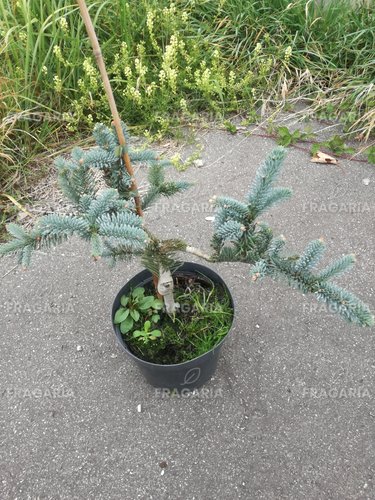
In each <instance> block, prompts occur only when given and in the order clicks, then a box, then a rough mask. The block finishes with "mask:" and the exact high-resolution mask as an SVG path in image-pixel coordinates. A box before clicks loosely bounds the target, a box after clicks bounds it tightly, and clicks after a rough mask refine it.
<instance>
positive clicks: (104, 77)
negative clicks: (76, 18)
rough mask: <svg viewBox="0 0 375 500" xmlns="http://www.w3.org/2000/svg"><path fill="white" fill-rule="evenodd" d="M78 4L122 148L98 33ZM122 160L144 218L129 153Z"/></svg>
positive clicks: (82, 2) (81, 3) (82, 1)
mask: <svg viewBox="0 0 375 500" xmlns="http://www.w3.org/2000/svg"><path fill="white" fill-rule="evenodd" d="M77 3H78V6H79V10H80V11H81V16H82V19H83V22H84V23H85V26H86V30H87V34H88V37H89V39H90V42H91V45H92V49H93V52H94V56H95V59H96V62H97V65H98V67H99V70H100V74H101V77H102V80H103V85H104V90H105V93H106V95H107V99H108V104H109V107H110V109H111V113H112V118H113V125H114V127H115V130H116V133H117V137H118V140H119V143H120V145H121V146H125V145H126V139H125V136H124V132H123V130H122V127H121V120H120V115H119V113H118V110H117V106H116V101H115V98H114V96H113V91H112V87H111V83H110V81H109V78H108V73H107V70H106V67H105V62H104V59H103V56H102V51H101V50H100V45H99V42H98V37H97V36H96V33H95V28H94V25H93V24H92V21H91V17H90V14H89V11H88V9H87V5H86V2H85V0H77ZM122 159H123V160H124V164H125V168H126V170H127V172H128V174H129V175H130V177H131V186H130V189H131V191H133V192H134V193H135V197H134V201H135V207H136V210H137V214H138V215H139V216H142V215H143V211H142V204H141V198H140V196H139V193H138V187H137V183H136V180H135V177H134V170H133V167H132V165H131V163H130V158H129V155H128V153H127V152H124V153H123V155H122Z"/></svg>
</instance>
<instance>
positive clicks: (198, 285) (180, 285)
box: [123, 272, 233, 365]
mask: <svg viewBox="0 0 375 500" xmlns="http://www.w3.org/2000/svg"><path fill="white" fill-rule="evenodd" d="M174 283H175V294H174V295H175V300H176V302H178V303H179V304H180V308H179V311H178V313H177V314H176V316H175V318H171V317H170V316H168V315H167V314H166V313H165V312H163V311H162V310H160V311H157V315H158V316H159V319H158V320H157V321H155V320H154V321H152V316H153V315H154V314H155V312H156V311H148V312H145V313H144V314H141V316H140V318H139V320H138V321H137V322H136V323H135V324H134V327H133V328H132V330H130V331H129V332H126V333H124V334H123V338H124V340H125V342H126V344H127V346H128V348H129V350H130V351H131V352H132V353H133V354H134V355H135V356H137V357H138V358H140V359H143V360H145V361H149V362H151V363H156V364H160V365H169V364H177V363H183V362H184V361H189V360H191V359H194V358H196V357H198V356H200V355H202V354H204V353H205V352H208V351H210V350H211V349H212V348H213V347H215V345H217V344H218V343H219V342H220V341H221V340H222V339H223V337H225V335H226V334H227V333H228V332H229V330H230V328H231V325H232V321H233V309H232V306H231V300H230V297H229V296H228V294H227V292H226V290H225V289H224V288H223V287H222V286H221V285H219V284H214V283H213V282H212V281H210V280H209V279H208V278H207V277H205V276H202V275H197V274H193V273H185V272H184V273H183V274H182V273H178V272H177V273H175V274H174ZM144 294H145V295H153V294H154V289H153V287H152V285H151V284H150V285H145V286H144ZM130 295H131V293H130V294H129V296H130ZM146 321H149V322H150V323H151V326H150V331H151V332H152V331H156V332H159V333H156V334H155V338H153V339H150V337H149V338H148V340H147V341H146V342H145V341H144V338H143V337H140V336H139V335H140V334H139V331H140V330H141V329H143V328H144V325H145V322H146ZM135 332H138V334H135ZM135 335H138V336H135Z"/></svg>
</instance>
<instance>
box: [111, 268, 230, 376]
mask: <svg viewBox="0 0 375 500" xmlns="http://www.w3.org/2000/svg"><path fill="white" fill-rule="evenodd" d="M185 264H188V265H189V264H190V265H192V266H195V267H199V268H201V269H200V271H199V272H202V274H204V270H205V269H206V270H209V271H210V273H213V274H214V275H215V277H216V276H217V277H218V278H219V279H220V281H221V282H220V285H223V286H224V289H225V291H226V293H227V294H228V297H229V300H230V302H231V307H232V310H233V316H232V323H231V325H230V327H229V329H228V332H227V333H226V334H225V335H224V337H223V338H222V339H221V340H220V342H218V343H217V344H216V345H215V346H214V347H212V348H211V349H210V350H209V351H207V352H204V353H203V354H200V355H199V356H197V357H196V358H192V359H189V360H187V361H183V362H182V363H172V364H165V365H162V364H160V363H152V362H151V361H146V360H144V359H141V358H138V356H136V355H135V354H133V353H132V352H131V351H130V349H129V347H128V345H127V343H126V342H125V340H124V338H123V336H122V333H121V332H120V328H119V326H118V325H115V324H114V323H113V318H114V315H115V313H116V310H115V307H114V306H115V303H116V301H117V299H118V297H121V296H122V295H123V292H122V290H123V289H124V288H125V287H126V285H127V284H128V283H129V282H130V281H131V280H134V279H135V278H136V277H137V276H139V275H141V274H144V273H146V272H147V273H149V275H150V276H149V278H146V279H143V280H142V281H141V282H140V284H139V286H142V285H144V284H146V283H148V282H149V281H151V280H152V275H151V273H150V271H148V270H147V269H143V270H142V271H140V272H139V273H137V274H135V275H134V276H133V277H132V278H130V280H128V281H127V282H126V283H125V285H124V286H123V287H122V288H121V290H119V292H118V293H117V295H116V298H115V300H114V302H113V306H112V316H111V321H112V325H113V328H114V331H115V334H116V338H117V341H118V343H119V344H120V345H121V347H122V348H123V349H124V351H125V352H126V353H127V354H128V355H129V356H130V357H132V358H133V359H134V360H135V361H136V362H137V363H142V364H144V365H147V366H159V367H166V368H167V367H169V368H173V367H177V366H178V367H183V366H186V365H188V364H189V363H192V362H196V361H197V360H199V359H203V358H204V357H205V356H207V355H209V354H211V353H212V352H213V351H215V350H216V349H218V348H220V347H221V345H222V344H223V342H224V341H225V340H226V339H227V337H228V335H229V334H230V332H231V331H232V329H233V324H234V321H235V307H234V301H233V297H232V294H231V293H230V290H229V288H228V286H227V284H226V283H225V281H224V280H223V278H222V277H221V276H220V275H219V274H218V273H217V272H216V271H214V270H213V269H211V268H210V267H207V266H204V265H202V264H197V263H195V262H183V263H182V265H181V266H180V267H179V268H178V269H177V270H176V271H175V273H177V272H179V271H180V272H182V273H183V272H184V269H183V267H184V265H185ZM185 272H194V271H187V270H185ZM175 273H173V274H175ZM208 279H211V278H208ZM212 281H214V280H212ZM214 283H215V281H214ZM215 284H216V283H215ZM120 294H121V295H120Z"/></svg>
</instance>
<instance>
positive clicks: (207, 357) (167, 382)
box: [112, 262, 234, 391]
mask: <svg viewBox="0 0 375 500" xmlns="http://www.w3.org/2000/svg"><path fill="white" fill-rule="evenodd" d="M176 274H180V275H181V274H183V275H189V274H190V275H194V276H196V275H197V274H198V276H203V277H206V278H208V279H209V280H211V281H212V282H213V283H214V284H218V285H221V286H222V287H223V288H224V290H225V291H226V293H227V294H228V297H229V300H230V302H231V306H232V308H233V314H234V304H233V298H232V295H231V294H230V291H229V289H228V287H227V285H226V284H225V282H224V281H223V280H222V278H221V277H220V276H219V275H218V274H216V273H215V272H214V271H213V270H212V269H209V268H208V267H206V266H202V265H201V264H195V263H192V262H185V263H184V264H183V265H182V266H181V267H179V269H178V271H176ZM151 281H152V275H151V273H150V272H149V271H147V270H144V271H141V272H140V273H138V274H137V275H136V276H134V277H133V278H132V279H131V280H130V281H128V282H127V283H126V285H125V286H124V287H123V288H121V290H120V291H119V293H118V294H117V296H116V299H115V301H114V304H113V308H112V324H113V319H114V316H115V313H116V311H117V309H118V308H119V307H120V299H121V297H122V295H126V294H128V293H129V292H130V290H132V289H134V288H136V287H137V286H145V285H146V286H147V285H149V284H150V283H151ZM113 327H114V330H115V333H116V337H117V340H118V341H119V343H120V345H121V347H122V348H123V349H124V351H125V352H126V353H127V355H128V356H129V357H130V358H131V359H132V360H133V361H134V362H135V363H136V365H137V366H138V368H139V369H140V370H141V372H142V373H143V375H144V376H145V378H146V380H147V381H148V382H149V383H150V384H151V385H153V386H154V387H160V388H165V389H176V390H178V391H182V390H193V389H196V388H198V387H200V386H202V385H203V384H205V383H206V382H207V381H208V380H209V379H210V378H211V377H212V375H213V374H214V372H215V370H216V365H217V362H218V359H219V354H220V350H221V347H222V345H223V343H224V342H225V339H226V338H227V337H228V335H229V332H228V334H227V335H226V336H225V337H223V339H222V340H221V341H220V342H219V343H218V344H217V345H216V346H215V347H214V348H213V349H211V350H210V351H208V352H206V353H205V354H202V355H201V356H198V357H197V358H194V359H191V360H190V361H185V362H184V363H179V364H174V365H159V364H156V363H150V362H148V361H144V360H142V359H140V358H138V357H137V356H135V355H134V354H133V353H132V352H131V351H130V350H129V347H128V346H127V344H126V342H125V341H124V338H123V336H122V334H121V332H120V328H119V325H113Z"/></svg>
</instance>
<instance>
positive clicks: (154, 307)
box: [114, 287, 163, 333]
mask: <svg viewBox="0 0 375 500" xmlns="http://www.w3.org/2000/svg"><path fill="white" fill-rule="evenodd" d="M120 303H121V306H120V307H119V309H118V310H117V311H116V314H115V317H114V324H115V325H120V330H121V333H127V332H129V331H131V330H133V327H134V325H135V324H137V323H138V322H139V321H140V320H144V319H145V318H148V317H150V318H151V321H153V322H154V323H157V322H158V321H159V319H160V316H159V314H158V311H160V309H162V307H163V302H162V301H161V300H160V299H158V298H155V297H154V296H153V295H145V289H144V288H143V287H137V288H135V289H134V290H133V291H132V292H131V293H130V294H129V295H123V296H122V297H121V300H120Z"/></svg>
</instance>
